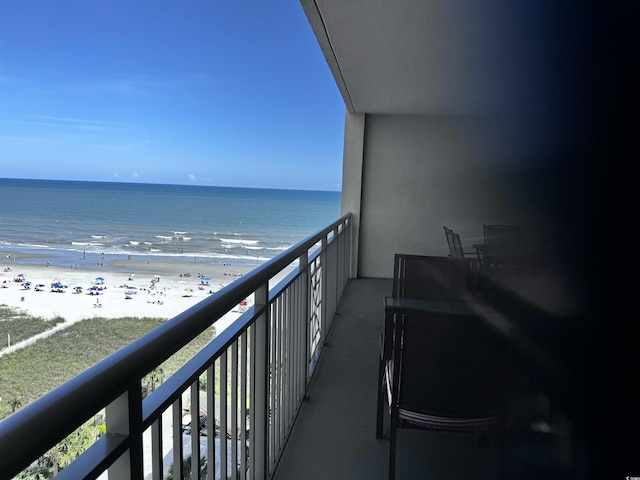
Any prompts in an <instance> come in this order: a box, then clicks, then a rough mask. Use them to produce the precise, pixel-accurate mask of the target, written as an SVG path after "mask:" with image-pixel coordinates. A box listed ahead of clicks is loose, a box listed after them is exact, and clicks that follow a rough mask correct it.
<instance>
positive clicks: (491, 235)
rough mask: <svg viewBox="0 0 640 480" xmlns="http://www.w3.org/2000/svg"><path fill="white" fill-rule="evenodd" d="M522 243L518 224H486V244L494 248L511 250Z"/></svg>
mask: <svg viewBox="0 0 640 480" xmlns="http://www.w3.org/2000/svg"><path fill="white" fill-rule="evenodd" d="M519 243H520V227H519V226H517V225H484V245H485V247H489V248H491V249H492V250H510V249H515V248H517V247H518V244H519Z"/></svg>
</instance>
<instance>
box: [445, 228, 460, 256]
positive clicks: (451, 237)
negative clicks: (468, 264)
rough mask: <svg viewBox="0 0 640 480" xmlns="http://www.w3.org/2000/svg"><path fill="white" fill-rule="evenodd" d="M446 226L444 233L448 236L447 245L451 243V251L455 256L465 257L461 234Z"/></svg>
mask: <svg viewBox="0 0 640 480" xmlns="http://www.w3.org/2000/svg"><path fill="white" fill-rule="evenodd" d="M442 228H444V234H445V236H446V237H447V245H449V253H450V254H451V257H453V258H464V253H463V252H462V242H460V235H458V234H457V233H456V232H454V231H453V230H452V229H450V228H447V227H442Z"/></svg>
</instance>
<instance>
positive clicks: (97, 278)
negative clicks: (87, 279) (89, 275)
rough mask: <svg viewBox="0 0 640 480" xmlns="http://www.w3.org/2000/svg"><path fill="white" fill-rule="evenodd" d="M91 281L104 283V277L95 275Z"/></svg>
mask: <svg viewBox="0 0 640 480" xmlns="http://www.w3.org/2000/svg"><path fill="white" fill-rule="evenodd" d="M93 283H95V284H100V283H104V278H102V277H96V279H95V280H94V281H93Z"/></svg>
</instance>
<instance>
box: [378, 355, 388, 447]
mask: <svg viewBox="0 0 640 480" xmlns="http://www.w3.org/2000/svg"><path fill="white" fill-rule="evenodd" d="M384 383H385V382H384V362H383V361H382V359H380V360H379V361H378V406H377V412H376V438H382V429H383V425H384V410H385V405H386V400H385V393H386V392H385V385H384Z"/></svg>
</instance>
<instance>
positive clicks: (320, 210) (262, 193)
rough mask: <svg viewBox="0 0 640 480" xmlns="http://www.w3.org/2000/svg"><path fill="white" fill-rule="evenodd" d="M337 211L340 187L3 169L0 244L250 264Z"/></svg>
mask: <svg viewBox="0 0 640 480" xmlns="http://www.w3.org/2000/svg"><path fill="white" fill-rule="evenodd" d="M339 216H340V192H328V191H303V190H277V189H255V188H231V187H209V186H184V185H156V184H139V183H108V182H78V181H57V180H22V179H2V178H0V249H2V250H4V252H19V253H23V254H27V255H29V256H30V257H29V258H26V259H22V260H21V262H22V263H29V262H33V263H43V262H44V261H45V259H46V261H47V262H50V264H52V265H64V266H69V265H72V266H73V265H75V266H78V267H80V268H81V267H82V266H83V265H88V264H92V265H95V264H96V263H97V262H101V263H103V264H104V265H105V267H106V266H107V265H108V262H109V261H110V260H116V259H126V258H129V256H131V257H132V258H136V259H145V258H146V259H150V258H151V257H161V258H154V259H160V260H172V259H173V260H187V259H188V260H192V259H198V261H204V262H209V263H214V264H231V265H242V264H248V265H255V264H256V263H262V262H264V261H266V260H268V259H270V258H272V257H274V256H276V255H278V254H279V253H281V252H282V251H284V250H286V249H288V248H289V247H291V246H292V245H294V244H295V243H297V242H299V241H300V240H303V239H304V238H306V237H307V236H309V235H311V234H312V233H315V232H316V231H318V230H319V229H321V228H323V227H325V226H327V225H328V224H329V223H331V222H333V221H334V220H336V219H337V218H338V217H339ZM4 255H5V254H3V256H4ZM3 260H5V259H4V258H3Z"/></svg>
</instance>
